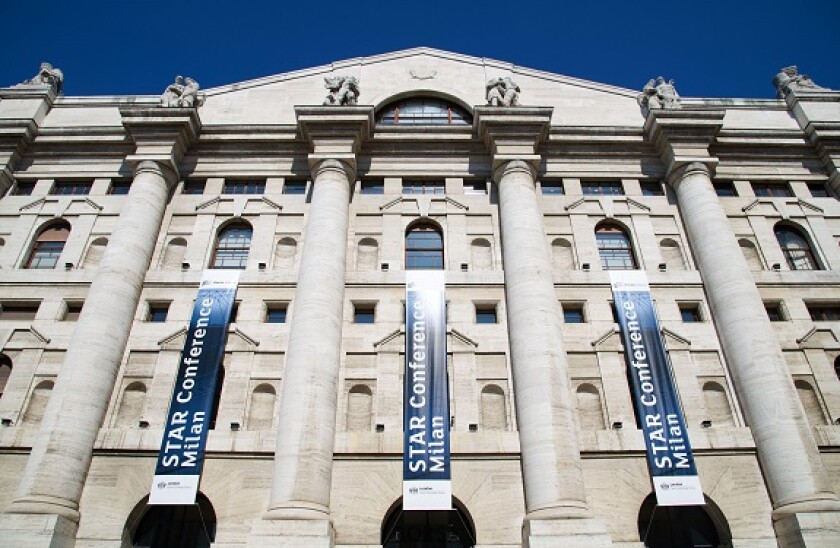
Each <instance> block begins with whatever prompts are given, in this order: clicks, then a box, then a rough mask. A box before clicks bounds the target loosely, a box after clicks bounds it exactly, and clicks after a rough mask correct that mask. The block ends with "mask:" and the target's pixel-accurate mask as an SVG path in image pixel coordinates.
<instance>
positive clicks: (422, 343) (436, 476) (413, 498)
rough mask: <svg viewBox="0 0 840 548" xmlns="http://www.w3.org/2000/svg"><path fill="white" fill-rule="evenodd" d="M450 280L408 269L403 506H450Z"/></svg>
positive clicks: (419, 508)
mask: <svg viewBox="0 0 840 548" xmlns="http://www.w3.org/2000/svg"><path fill="white" fill-rule="evenodd" d="M444 291H445V283H444V276H443V272H441V271H409V272H407V273H406V322H405V325H406V336H405V341H406V342H405V345H406V349H405V390H404V398H403V408H404V411H403V415H404V417H403V436H404V437H403V444H404V446H403V447H404V448H403V509H404V510H451V509H452V483H451V471H450V463H449V387H448V380H447V375H446V315H445V314H446V312H445V298H444Z"/></svg>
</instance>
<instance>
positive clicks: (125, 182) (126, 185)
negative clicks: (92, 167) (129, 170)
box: [108, 179, 132, 196]
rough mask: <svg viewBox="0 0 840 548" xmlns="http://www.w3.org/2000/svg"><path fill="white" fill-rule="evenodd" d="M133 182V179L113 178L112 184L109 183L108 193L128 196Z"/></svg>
mask: <svg viewBox="0 0 840 548" xmlns="http://www.w3.org/2000/svg"><path fill="white" fill-rule="evenodd" d="M131 183H132V181H131V179H112V180H111V184H110V185H108V195H110V196H127V195H128V193H129V192H130V191H131ZM115 191H116V192H115Z"/></svg>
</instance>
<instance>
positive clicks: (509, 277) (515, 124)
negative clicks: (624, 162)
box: [476, 107, 610, 547]
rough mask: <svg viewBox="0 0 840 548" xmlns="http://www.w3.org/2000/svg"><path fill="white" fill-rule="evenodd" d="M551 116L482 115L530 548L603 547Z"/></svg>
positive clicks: (527, 112)
mask: <svg viewBox="0 0 840 548" xmlns="http://www.w3.org/2000/svg"><path fill="white" fill-rule="evenodd" d="M550 119H551V109H550V108H524V107H520V108H492V107H488V108H477V109H476V124H477V126H478V131H479V134H480V135H481V136H482V137H484V139H485V141H486V142H487V144H488V146H489V148H490V150H491V151H492V152H493V163H494V167H495V173H494V179H495V181H496V184H497V185H498V189H499V217H500V223H501V237H502V256H503V266H504V273H505V301H506V308H507V323H508V336H509V341H510V352H511V368H512V375H513V387H514V395H515V403H516V415H517V422H518V424H517V427H518V431H519V440H520V447H521V454H522V456H521V459H522V477H523V483H524V489H525V511H526V515H525V524H524V531H523V544H524V545H525V546H530V547H537V546H540V547H541V546H605V545H609V544H610V539H609V536H608V535H607V534H606V531H605V529H604V527H603V525H602V524H601V523H600V522H598V521H596V520H595V519H594V518H592V516H591V513H590V511H589V508H588V506H587V503H586V490H585V488H584V481H583V469H582V465H581V458H580V450H579V448H578V440H577V433H576V430H575V422H574V407H573V403H572V402H573V399H572V396H571V389H570V382H569V376H568V362H567V358H566V354H565V351H564V349H563V341H562V335H561V329H560V307H559V304H558V302H557V294H556V292H555V289H554V280H553V278H552V264H551V255H550V253H549V249H548V243H547V241H546V236H545V229H544V228H543V220H542V212H541V211H540V208H539V204H538V202H537V195H536V170H535V168H534V165H533V164H535V163H536V164H538V163H539V160H540V157H539V156H538V155H537V146H538V144H539V142H540V141H541V140H542V138H543V137H544V136H545V134H546V132H547V130H548V125H549V121H550Z"/></svg>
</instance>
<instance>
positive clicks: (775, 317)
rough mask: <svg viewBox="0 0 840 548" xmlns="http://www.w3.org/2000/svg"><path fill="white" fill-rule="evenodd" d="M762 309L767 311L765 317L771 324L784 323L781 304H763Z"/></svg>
mask: <svg viewBox="0 0 840 548" xmlns="http://www.w3.org/2000/svg"><path fill="white" fill-rule="evenodd" d="M764 309H765V310H766V311H767V317H768V318H769V319H770V321H771V322H783V321H785V317H784V315H783V314H782V305H781V303H764Z"/></svg>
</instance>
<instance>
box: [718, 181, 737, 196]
mask: <svg viewBox="0 0 840 548" xmlns="http://www.w3.org/2000/svg"><path fill="white" fill-rule="evenodd" d="M712 186H714V187H715V194H717V195H718V196H722V197H732V196H738V192H737V191H736V190H735V185H734V184H733V183H731V182H721V183H714V184H713V185H712Z"/></svg>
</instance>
